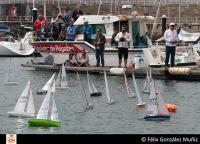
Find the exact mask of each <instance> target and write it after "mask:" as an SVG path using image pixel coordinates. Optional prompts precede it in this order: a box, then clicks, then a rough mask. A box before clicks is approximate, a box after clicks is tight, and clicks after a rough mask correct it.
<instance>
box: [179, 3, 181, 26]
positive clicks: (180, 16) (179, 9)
mask: <svg viewBox="0 0 200 144" xmlns="http://www.w3.org/2000/svg"><path fill="white" fill-rule="evenodd" d="M179 26H181V0H179Z"/></svg>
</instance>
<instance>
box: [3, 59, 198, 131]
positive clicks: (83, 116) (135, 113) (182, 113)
mask: <svg viewBox="0 0 200 144" xmlns="http://www.w3.org/2000/svg"><path fill="white" fill-rule="evenodd" d="M30 59H31V58H30V57H27V58H11V64H10V72H9V61H10V58H9V57H3V58H0V79H1V83H0V133H1V134H4V133H16V134H152V133H156V134H160V133H161V134H176V133H181V134H182V133H184V134H188V133H192V134H195V133H200V129H199V127H198V126H197V124H198V123H200V119H199V117H200V105H199V104H200V85H199V82H189V81H166V80H155V82H156V86H157V87H158V88H159V90H160V92H161V94H162V96H163V97H164V100H165V102H167V103H172V104H175V105H176V106H177V111H176V113H171V119H170V120H169V121H164V122H152V121H145V120H144V119H143V118H144V116H145V113H146V109H138V108H137V107H136V105H137V98H128V96H127V93H126V89H125V84H124V77H121V76H109V75H108V76H107V78H108V85H109V90H110V95H111V97H112V99H114V100H115V101H116V103H115V104H113V105H108V104H107V103H106V101H107V99H106V95H105V82H104V77H103V75H93V74H91V75H90V79H91V80H92V81H93V82H94V84H95V85H96V87H97V89H98V90H99V91H102V92H103V95H102V96H100V97H91V98H90V97H89V90H88V86H87V79H86V74H80V78H81V82H82V84H83V86H84V89H85V91H86V94H87V96H88V98H89V101H90V102H91V103H92V104H93V105H94V108H93V109H91V110H87V111H86V110H85V105H84V104H85V103H84V101H83V98H82V96H81V89H80V87H79V83H78V80H77V77H76V73H69V72H67V77H68V81H69V84H70V88H69V89H65V90H56V93H55V95H54V96H55V101H56V104H57V108H58V112H59V116H60V121H61V127H58V128H38V127H36V128H35V127H29V126H28V124H27V119H22V118H12V117H8V115H7V112H8V111H11V110H12V109H13V108H14V106H15V104H16V102H17V100H18V98H19V96H20V95H21V93H22V91H23V89H24V88H25V85H26V83H27V81H28V80H29V79H31V84H32V89H33V96H34V103H35V108H36V111H38V110H39V107H40V105H41V103H42V101H43V99H44V95H36V92H37V90H39V89H40V88H41V87H42V86H43V85H44V84H45V83H46V81H48V79H49V78H50V77H51V75H52V74H53V72H51V71H34V70H28V69H25V68H23V67H21V66H20V65H21V64H22V63H26V62H27V61H30ZM7 78H9V79H13V80H15V81H16V82H17V83H19V84H18V85H5V84H4V81H6V80H7ZM136 81H137V84H138V87H139V89H140V93H141V96H142V99H143V100H144V101H145V102H146V101H147V99H148V97H149V95H148V94H144V93H142V88H143V83H144V79H136ZM128 82H129V84H130V86H131V88H133V83H132V78H131V77H128Z"/></svg>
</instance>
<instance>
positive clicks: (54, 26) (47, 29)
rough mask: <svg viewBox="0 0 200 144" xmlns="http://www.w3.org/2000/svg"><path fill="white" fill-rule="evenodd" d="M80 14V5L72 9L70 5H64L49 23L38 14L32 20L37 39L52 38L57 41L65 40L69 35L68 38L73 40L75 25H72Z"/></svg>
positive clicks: (81, 13)
mask: <svg viewBox="0 0 200 144" xmlns="http://www.w3.org/2000/svg"><path fill="white" fill-rule="evenodd" d="M80 15H83V12H82V11H81V10H80V6H77V7H76V9H75V10H74V11H72V9H71V8H70V7H66V8H65V10H62V11H61V12H60V13H59V14H58V15H57V16H55V17H53V18H52V19H51V23H50V24H47V22H46V20H45V18H44V17H43V16H41V15H39V16H38V18H37V19H36V21H35V22H34V30H35V36H36V37H37V39H39V40H41V39H42V38H53V40H54V41H57V40H67V39H68V38H69V37H70V39H69V40H74V38H75V33H76V27H75V26H73V23H74V21H76V20H77V19H78V17H79V16H80Z"/></svg>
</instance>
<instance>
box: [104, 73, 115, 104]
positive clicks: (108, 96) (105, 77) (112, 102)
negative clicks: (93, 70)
mask: <svg viewBox="0 0 200 144" xmlns="http://www.w3.org/2000/svg"><path fill="white" fill-rule="evenodd" d="M104 80H105V87H106V96H107V103H108V104H114V103H115V101H114V100H113V99H112V98H111V96H110V92H109V88H108V80H107V75H106V71H105V70H104Z"/></svg>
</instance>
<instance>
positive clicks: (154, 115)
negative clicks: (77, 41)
mask: <svg viewBox="0 0 200 144" xmlns="http://www.w3.org/2000/svg"><path fill="white" fill-rule="evenodd" d="M144 119H145V120H152V121H163V120H169V119H170V115H169V111H168V110H167V108H166V106H165V104H164V100H163V98H162V97H161V95H160V94H159V93H158V94H156V89H155V83H154V81H153V79H151V82H150V96H149V99H148V103H147V115H146V116H145V117H144Z"/></svg>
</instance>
